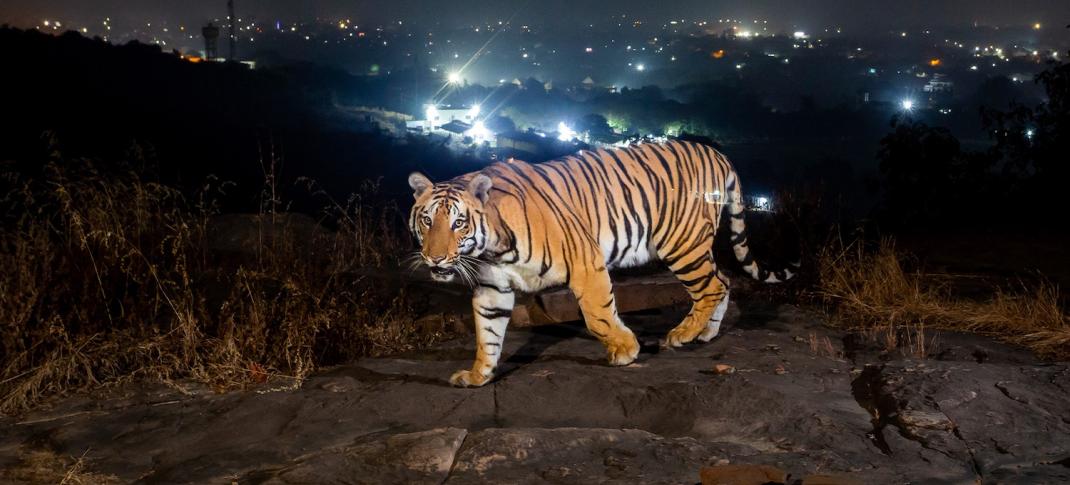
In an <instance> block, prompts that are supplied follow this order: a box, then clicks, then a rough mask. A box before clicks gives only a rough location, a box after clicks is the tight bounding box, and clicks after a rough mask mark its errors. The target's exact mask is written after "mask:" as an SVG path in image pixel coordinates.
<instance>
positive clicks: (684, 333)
mask: <svg viewBox="0 0 1070 485" xmlns="http://www.w3.org/2000/svg"><path fill="white" fill-rule="evenodd" d="M701 330H702V329H699V330H697V331H696V330H695V329H692V328H690V327H688V326H685V325H680V326H678V327H676V328H674V329H672V330H671V331H669V335H667V336H666V337H665V346H667V347H682V346H683V345H684V344H687V343H690V342H692V341H694V340H695V338H696V337H698V336H699V333H701ZM715 335H716V334H715ZM710 338H713V337H710Z"/></svg>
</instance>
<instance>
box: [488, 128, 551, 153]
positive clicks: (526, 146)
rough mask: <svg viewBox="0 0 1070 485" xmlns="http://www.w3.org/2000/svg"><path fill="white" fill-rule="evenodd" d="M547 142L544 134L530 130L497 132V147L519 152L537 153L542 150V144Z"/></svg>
mask: <svg viewBox="0 0 1070 485" xmlns="http://www.w3.org/2000/svg"><path fill="white" fill-rule="evenodd" d="M545 143H547V141H546V137H545V136H539V135H536V134H535V133H534V132H531V131H512V132H508V133H499V134H498V148H499V149H501V150H511V151H513V152H520V153H521V154H532V155H537V154H539V153H541V152H542V151H543V150H542V148H541V146H542V145H544V144H545Z"/></svg>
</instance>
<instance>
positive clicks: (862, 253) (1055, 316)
mask: <svg viewBox="0 0 1070 485" xmlns="http://www.w3.org/2000/svg"><path fill="white" fill-rule="evenodd" d="M904 259H905V257H904V256H903V255H902V254H900V253H899V252H897V251H896V249H895V245H894V243H893V242H892V241H891V240H887V239H886V240H883V241H881V242H880V244H879V245H878V246H877V247H876V248H875V249H874V250H872V251H867V250H865V249H864V248H863V246H862V244H861V243H858V242H855V243H852V244H849V245H842V244H834V245H830V246H829V247H828V248H826V249H825V250H824V251H823V252H822V253H821V254H820V255H819V258H818V260H819V272H820V281H819V283H818V286H817V287H818V294H819V295H820V296H821V297H822V298H823V299H824V300H825V302H827V303H830V304H832V308H833V309H834V313H833V315H834V320H835V322H836V323H837V324H839V325H841V326H845V327H848V328H853V329H859V330H864V331H866V332H867V333H868V334H870V335H871V336H873V337H879V338H883V339H884V341H885V344H886V348H888V349H893V348H906V349H907V351H908V352H909V353H910V354H912V355H916V356H919V357H923V356H925V355H927V354H928V353H930V352H931V350H932V347H933V346H934V345H935V341H934V340H933V339H929V340H926V337H925V330H926V329H927V328H928V329H940V330H957V331H970V332H976V333H980V334H984V335H989V336H992V337H995V338H998V339H1000V340H1003V341H1006V342H1010V343H1014V344H1019V345H1023V346H1025V347H1028V348H1030V349H1032V350H1033V351H1035V352H1036V353H1037V354H1038V355H1040V356H1042V357H1046V358H1056V359H1065V358H1068V357H1070V319H1068V317H1067V314H1066V312H1065V311H1064V310H1063V309H1062V308H1061V307H1060V304H1059V301H1060V299H1059V292H1058V289H1057V288H1056V287H1055V286H1053V285H1051V284H1050V283H1047V282H1043V281H1042V282H1040V283H1038V284H1036V285H1034V286H1028V285H1025V284H1023V285H1022V286H1021V290H1020V291H1017V292H1008V291H1005V290H1003V289H999V288H996V289H995V290H994V292H993V294H992V296H991V297H989V298H988V299H985V300H980V301H978V300H973V299H964V298H955V297H954V296H952V294H951V292H950V291H949V288H948V287H947V286H944V285H934V284H927V283H925V282H924V280H923V277H922V276H923V275H922V274H920V273H916V272H915V273H911V272H908V271H906V270H904V268H903V260H904Z"/></svg>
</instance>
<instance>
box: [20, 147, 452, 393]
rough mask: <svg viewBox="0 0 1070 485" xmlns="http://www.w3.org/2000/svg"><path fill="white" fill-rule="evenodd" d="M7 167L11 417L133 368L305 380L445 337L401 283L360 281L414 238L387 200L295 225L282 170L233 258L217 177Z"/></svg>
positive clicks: (166, 377)
mask: <svg viewBox="0 0 1070 485" xmlns="http://www.w3.org/2000/svg"><path fill="white" fill-rule="evenodd" d="M3 177H4V178H3V183H4V184H5V185H6V186H0V187H2V188H3V189H5V190H4V192H5V194H6V195H5V197H4V198H3V199H2V200H0V229H2V231H0V325H2V327H0V413H14V412H18V411H22V410H25V409H27V408H28V407H29V406H31V405H33V404H34V403H36V402H38V401H39V400H40V399H41V398H43V397H45V396H48V395H52V394H57V393H63V392H66V391H70V390H76V389H86V388H92V387H96V386H101V385H108V384H114V383H119V382H123V381H125V380H128V379H131V378H147V379H153V380H160V381H164V382H170V381H171V380H174V379H179V378H189V377H192V378H195V379H198V380H201V381H204V382H209V383H212V384H214V385H216V386H217V387H218V388H221V389H223V388H232V387H240V386H243V385H246V384H249V383H256V382H263V381H265V380H267V379H268V378H273V377H277V378H281V379H285V380H286V381H287V382H290V383H292V384H293V385H297V384H299V383H300V381H301V379H302V378H303V377H304V376H306V375H307V374H308V373H309V372H311V371H312V370H313V369H315V368H316V367H317V366H320V365H324V364H332V363H338V362H342V361H345V360H349V359H353V358H357V357H361V356H365V355H379V354H384V353H389V352H396V351H403V350H408V349H411V348H415V347H419V346H423V345H428V344H430V343H431V342H433V341H434V340H435V339H436V338H438V337H440V335H439V334H438V333H434V332H431V333H429V332H427V331H422V330H421V329H419V328H417V325H415V322H414V314H415V313H414V309H413V306H412V303H411V301H410V299H407V298H406V294H405V291H404V288H402V287H400V286H399V285H395V287H391V286H390V285H384V284H383V283H382V281H379V280H375V279H372V277H370V276H361V274H362V273H363V274H369V273H375V271H372V269H374V268H383V267H385V266H390V265H396V261H397V255H398V254H399V251H400V250H401V249H402V248H404V247H406V246H407V243H406V239H405V238H403V236H402V235H401V233H400V232H399V231H398V230H397V229H396V228H397V226H398V224H397V221H398V220H399V214H398V212H397V210H396V209H393V208H392V207H390V206H381V207H373V206H372V205H370V204H367V203H365V202H364V201H363V200H362V199H361V198H360V197H354V198H353V199H351V200H350V201H348V203H347V204H344V205H339V204H331V205H330V206H329V207H328V209H327V212H325V215H324V218H323V220H322V221H320V222H324V223H327V224H329V225H331V226H332V227H331V229H333V230H329V229H324V228H322V226H321V225H320V224H318V223H316V222H315V221H313V223H312V224H311V226H315V228H316V230H314V231H311V233H310V232H309V231H307V230H304V229H307V227H304V228H303V229H302V230H289V229H286V227H285V226H287V224H289V223H288V222H287V221H292V220H295V216H293V215H290V214H285V213H282V212H280V211H279V208H280V206H281V204H280V203H279V201H278V200H277V199H276V198H275V196H274V194H275V191H274V179H273V175H271V176H270V177H268V182H269V183H268V184H265V194H267V197H265V200H264V202H263V203H262V211H261V213H260V214H257V215H253V216H249V217H248V218H246V219H245V220H246V222H247V223H248V224H252V227H253V228H254V229H253V230H254V231H255V232H256V233H257V236H256V237H253V238H251V240H247V241H243V242H242V244H241V247H239V248H238V249H239V252H240V253H241V254H225V255H222V256H221V255H219V254H215V253H214V252H213V251H212V250H210V249H211V248H210V244H209V239H210V236H211V234H210V231H211V226H212V225H211V224H210V221H212V220H213V218H215V217H217V216H216V214H217V208H216V205H215V204H214V203H213V202H212V201H213V200H214V199H213V197H212V196H211V194H212V193H214V192H213V191H214V190H216V188H214V187H213V186H211V185H209V186H207V187H206V188H205V190H204V191H202V193H201V194H200V195H199V196H197V197H193V198H190V199H189V200H187V198H185V197H183V195H182V194H180V193H179V192H177V191H176V190H174V189H171V188H169V187H165V186H163V185H160V184H157V183H152V182H146V181H144V180H142V179H140V178H139V177H138V176H137V175H136V174H134V173H132V172H130V173H120V174H115V173H111V174H107V175H105V174H102V173H100V172H99V171H98V170H96V169H95V168H94V167H93V166H92V164H91V163H89V162H88V161H84V160H79V161H75V162H63V161H60V160H53V161H52V162H50V163H48V164H47V165H46V166H45V167H44V169H43V170H42V171H41V173H40V174H38V175H37V176H35V177H32V178H31V177H26V176H23V175H19V174H16V173H14V172H8V173H5V174H3ZM190 200H192V202H191V201H190ZM306 219H308V218H307V217H306ZM306 226H307V225H306ZM290 229H292V228H290ZM302 231H303V232H302Z"/></svg>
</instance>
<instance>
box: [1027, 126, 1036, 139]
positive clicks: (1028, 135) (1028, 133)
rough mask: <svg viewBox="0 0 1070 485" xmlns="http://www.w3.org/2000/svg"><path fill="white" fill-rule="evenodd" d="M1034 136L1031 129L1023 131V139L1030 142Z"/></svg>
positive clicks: (1034, 132)
mask: <svg viewBox="0 0 1070 485" xmlns="http://www.w3.org/2000/svg"><path fill="white" fill-rule="evenodd" d="M1035 134H1036V131H1033V129H1032V128H1029V129H1027V130H1025V137H1026V138H1028V139H1030V140H1032V139H1033V135H1035Z"/></svg>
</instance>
